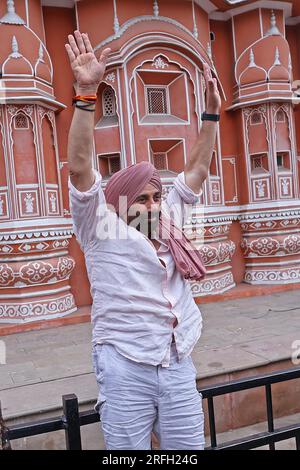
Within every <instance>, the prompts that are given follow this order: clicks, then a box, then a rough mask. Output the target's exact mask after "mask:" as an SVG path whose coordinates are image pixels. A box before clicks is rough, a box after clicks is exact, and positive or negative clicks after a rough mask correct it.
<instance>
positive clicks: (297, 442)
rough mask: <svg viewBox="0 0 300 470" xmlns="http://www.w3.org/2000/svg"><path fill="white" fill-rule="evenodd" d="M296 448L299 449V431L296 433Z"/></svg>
mask: <svg viewBox="0 0 300 470" xmlns="http://www.w3.org/2000/svg"><path fill="white" fill-rule="evenodd" d="M295 437H296V450H300V433H298V434H296V436H295Z"/></svg>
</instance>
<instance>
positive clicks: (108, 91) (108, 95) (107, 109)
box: [102, 86, 116, 117]
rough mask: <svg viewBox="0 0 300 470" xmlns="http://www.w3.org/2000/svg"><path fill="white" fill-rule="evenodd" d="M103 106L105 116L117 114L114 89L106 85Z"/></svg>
mask: <svg viewBox="0 0 300 470" xmlns="http://www.w3.org/2000/svg"><path fill="white" fill-rule="evenodd" d="M102 107H103V116H104V117H107V116H115V115H116V99H115V94H114V91H113V89H112V88H111V87H109V86H108V87H106V88H105V89H104V90H103V94H102Z"/></svg>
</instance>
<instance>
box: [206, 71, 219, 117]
mask: <svg viewBox="0 0 300 470" xmlns="http://www.w3.org/2000/svg"><path fill="white" fill-rule="evenodd" d="M203 67H204V79H205V85H206V112H207V113H208V114H218V113H219V112H220V109H221V97H220V94H219V90H218V82H217V79H216V78H213V77H212V74H211V70H210V68H209V66H208V65H207V64H204V66H203Z"/></svg>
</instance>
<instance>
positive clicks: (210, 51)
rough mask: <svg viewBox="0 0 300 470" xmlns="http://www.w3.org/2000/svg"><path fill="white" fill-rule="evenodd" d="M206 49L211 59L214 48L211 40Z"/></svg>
mask: <svg viewBox="0 0 300 470" xmlns="http://www.w3.org/2000/svg"><path fill="white" fill-rule="evenodd" d="M206 51H207V55H208V57H209V58H210V59H212V50H211V44H210V42H208V43H207V48H206Z"/></svg>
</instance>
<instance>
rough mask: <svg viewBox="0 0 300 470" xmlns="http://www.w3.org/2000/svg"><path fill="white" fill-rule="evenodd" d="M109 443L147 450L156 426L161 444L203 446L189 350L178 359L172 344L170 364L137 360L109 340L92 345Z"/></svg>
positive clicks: (199, 404) (99, 408) (170, 447)
mask: <svg viewBox="0 0 300 470" xmlns="http://www.w3.org/2000/svg"><path fill="white" fill-rule="evenodd" d="M93 364H94V370H95V374H96V377H97V383H98V386H99V397H98V401H97V404H96V406H95V409H96V410H97V411H98V412H99V413H100V418H101V426H102V430H103V435H104V441H105V446H106V449H110V450H114V449H122V450H124V449H126V450H138V449H139V450H149V449H151V432H152V431H154V433H155V434H156V436H157V438H158V440H159V442H160V449H161V450H179V449H185V450H188V449H193V450H203V448H204V444H205V443H204V415H203V410H202V396H201V394H199V393H198V392H197V389H196V369H195V366H194V364H193V361H192V358H191V356H189V357H187V358H185V359H183V360H182V361H178V356H177V351H176V346H175V343H172V345H171V359H170V365H169V367H162V366H160V365H159V366H151V365H148V364H143V363H137V362H134V361H131V360H130V359H127V358H126V357H124V356H123V355H121V354H119V353H118V352H117V350H116V349H115V348H114V346H112V345H110V344H96V345H95V346H94V347H93Z"/></svg>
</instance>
